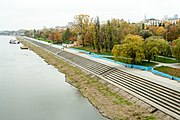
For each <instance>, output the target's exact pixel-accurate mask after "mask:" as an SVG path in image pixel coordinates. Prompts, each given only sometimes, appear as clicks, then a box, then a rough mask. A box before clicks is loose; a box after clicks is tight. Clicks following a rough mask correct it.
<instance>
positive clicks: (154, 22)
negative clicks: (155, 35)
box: [143, 14, 180, 26]
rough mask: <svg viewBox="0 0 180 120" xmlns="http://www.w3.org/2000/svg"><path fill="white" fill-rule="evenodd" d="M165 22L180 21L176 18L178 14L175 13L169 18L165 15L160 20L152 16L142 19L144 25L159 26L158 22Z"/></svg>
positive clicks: (173, 22)
mask: <svg viewBox="0 0 180 120" xmlns="http://www.w3.org/2000/svg"><path fill="white" fill-rule="evenodd" d="M167 22H168V23H170V24H176V23H177V22H180V18H178V15H177V14H175V15H174V17H170V18H168V16H167V15H165V16H164V18H163V19H162V20H159V19H154V18H151V19H144V20H143V23H144V25H145V26H159V25H160V24H161V25H162V24H164V23H167Z"/></svg>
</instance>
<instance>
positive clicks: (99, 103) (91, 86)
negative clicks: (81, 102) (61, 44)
mask: <svg viewBox="0 0 180 120" xmlns="http://www.w3.org/2000/svg"><path fill="white" fill-rule="evenodd" d="M21 41H22V39H21ZM22 43H23V44H24V45H26V46H28V47H29V48H30V49H31V50H33V51H34V52H35V53H37V54H38V55H39V56H40V57H42V58H43V59H45V61H46V62H47V63H48V64H51V65H53V66H54V67H56V68H57V69H58V70H59V71H60V72H62V73H64V74H65V75H66V77H67V82H68V83H70V84H71V85H73V86H75V87H76V88H77V89H78V90H79V91H80V92H81V94H82V95H83V96H85V97H87V98H88V99H89V101H90V102H91V103H92V104H93V105H94V106H95V107H96V108H97V109H98V110H99V111H100V113H101V114H102V115H104V116H106V117H108V118H110V119H115V120H118V119H134V120H135V119H142V120H143V119H144V120H148V119H149V120H150V119H151V120H154V119H156V118H155V117H154V116H152V115H151V114H150V113H148V112H147V111H146V110H145V109H144V108H143V107H141V106H138V105H135V104H134V103H133V102H130V101H128V100H126V99H125V98H123V97H121V96H120V95H119V94H118V93H117V92H115V90H113V89H112V87H111V86H110V85H108V86H109V87H108V86H107V84H106V82H103V81H102V82H100V81H99V79H98V78H96V77H93V76H92V75H91V74H88V73H86V74H85V71H83V70H81V69H79V68H77V67H74V66H72V65H71V64H69V63H67V62H65V61H63V60H62V59H59V58H57V57H56V56H54V55H53V54H52V53H50V52H47V51H46V50H44V49H42V48H40V47H38V46H36V45H33V44H32V43H30V42H27V41H22Z"/></svg>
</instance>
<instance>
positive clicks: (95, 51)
mask: <svg viewBox="0 0 180 120" xmlns="http://www.w3.org/2000/svg"><path fill="white" fill-rule="evenodd" d="M72 48H76V49H80V50H86V51H89V52H93V53H96V54H99V53H98V52H97V50H94V49H93V47H92V46H85V47H82V46H73V47H72ZM100 55H113V54H112V53H111V52H110V51H108V52H106V51H105V49H104V51H101V53H100Z"/></svg>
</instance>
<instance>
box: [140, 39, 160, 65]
mask: <svg viewBox="0 0 180 120" xmlns="http://www.w3.org/2000/svg"><path fill="white" fill-rule="evenodd" d="M158 51H159V43H158V42H157V39H155V37H149V38H147V39H146V41H145V44H144V53H145V58H146V59H147V60H148V62H150V60H151V58H152V57H154V56H155V55H157V54H158Z"/></svg>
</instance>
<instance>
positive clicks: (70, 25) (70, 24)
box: [66, 22, 74, 28]
mask: <svg viewBox="0 0 180 120" xmlns="http://www.w3.org/2000/svg"><path fill="white" fill-rule="evenodd" d="M73 25H74V22H68V25H67V26H66V27H68V28H70V27H72V26H73Z"/></svg>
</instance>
